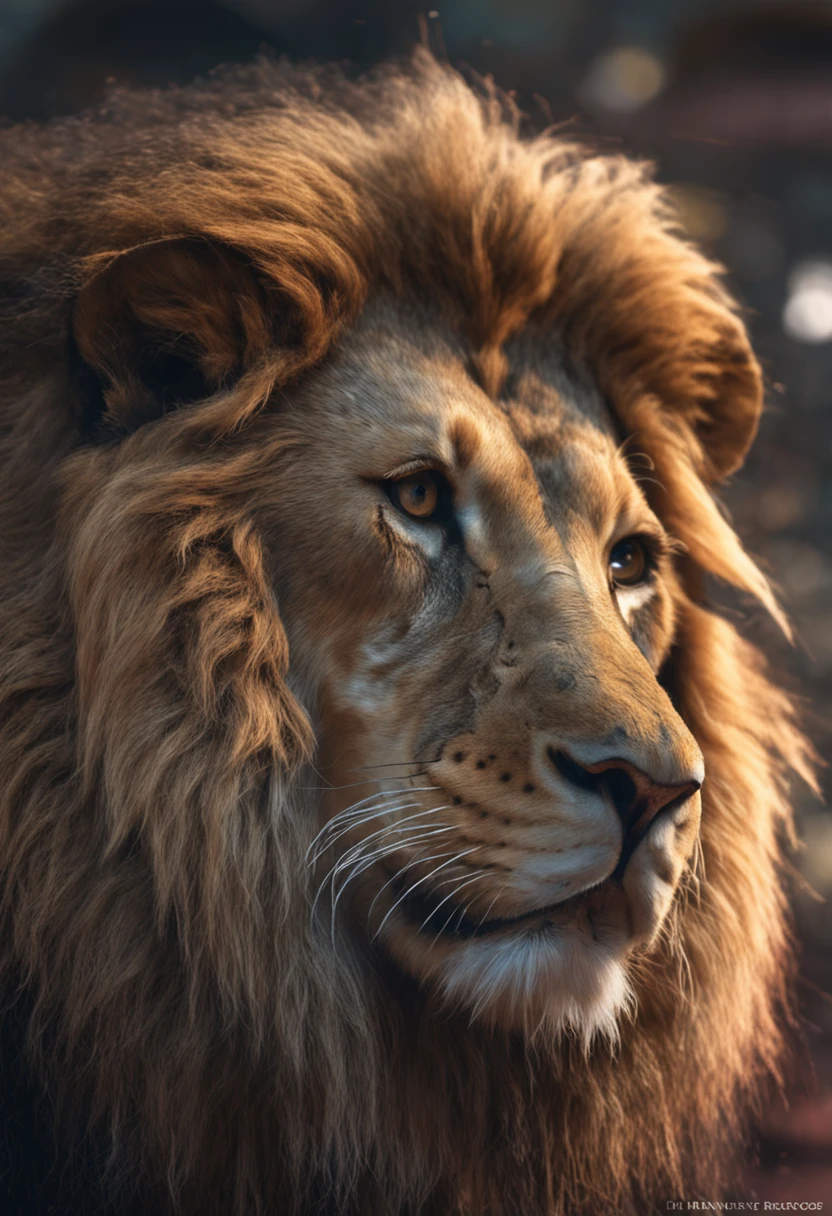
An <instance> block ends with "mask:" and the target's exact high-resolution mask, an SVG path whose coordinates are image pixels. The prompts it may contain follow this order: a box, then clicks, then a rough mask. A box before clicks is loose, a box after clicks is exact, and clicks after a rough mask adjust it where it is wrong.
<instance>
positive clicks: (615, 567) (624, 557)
mask: <svg viewBox="0 0 832 1216" xmlns="http://www.w3.org/2000/svg"><path fill="white" fill-rule="evenodd" d="M649 568H650V562H649V559H648V556H647V550H646V548H645V546H644V544H643V543H642V542H641V541H640V540H638V539H637V538H636V537H632V536H631V537H628V538H627V540H620V541H619V542H618V544H617V545H615V546H614V547H613V549H612V552H611V553H610V565H609V570H610V579H611V581H612V584H613V586H614V587H633V586H635V584H636V583H641V582H644V579H645V577H646V576H647V573H648V571H649Z"/></svg>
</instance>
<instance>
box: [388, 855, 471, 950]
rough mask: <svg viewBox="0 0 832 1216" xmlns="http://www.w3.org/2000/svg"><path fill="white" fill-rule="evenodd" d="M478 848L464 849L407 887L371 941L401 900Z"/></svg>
mask: <svg viewBox="0 0 832 1216" xmlns="http://www.w3.org/2000/svg"><path fill="white" fill-rule="evenodd" d="M478 848H480V845H478V844H476V845H474V846H473V848H470V849H464V850H463V851H462V852H461V853H457V854H456V855H455V856H453V857H451V858H450V860H449V861H444V862H443V863H442V865H441V866H436V867H435V869H433V870H431V871H430V872H429V873H428V874H425V875H424V876H423V877H422V878H420V879H418V880H417V881H416V882H415V883H413V885H412V886H410V887H408V888H407V890H406V891H405V892H404V894H403V895H400V896H399V898H398V899H397V900H396V902H395V903H394V904H393V906H392V907H391V908H390V909H389V910H388V911H387V913H386V915H385V917H384V919H383V920H382V922H381V924H380V925H379V927H378V928H377V929H376V931H375V933H374V934H373V937H372V940H373V941H375V940H376V938H377V937H378V935H379V933H381V931H382V929H383V928H384V926H385V925H386V924H387V921H388V919H389V918H390V916H392V914H393V913H394V912H395V910H396V908H398V906H399V904H400V903H401V902H402V900H403V899H406V898H407V896H408V895H411V894H412V893H413V892H414V891H415V890H416V888H417V887H420V886H421V885H422V883H423V882H427V880H428V879H429V878H432V877H433V876H434V874H438V873H439V871H440V870H444V869H445V867H446V866H450V865H453V864H454V862H456V861H461V860H462V858H463V857H467V856H468V855H469V854H470V853H476V851H477V849H478ZM428 860H432V858H428Z"/></svg>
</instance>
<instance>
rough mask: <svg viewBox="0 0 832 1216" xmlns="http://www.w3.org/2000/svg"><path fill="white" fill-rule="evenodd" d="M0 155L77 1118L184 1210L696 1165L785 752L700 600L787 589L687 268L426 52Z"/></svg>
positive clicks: (756, 692) (411, 1205) (8, 812)
mask: <svg viewBox="0 0 832 1216" xmlns="http://www.w3.org/2000/svg"><path fill="white" fill-rule="evenodd" d="M3 140H4V157H5V163H6V164H7V165H9V166H10V167H11V168H10V169H9V171H8V181H7V182H5V183H4V186H3V192H4V198H3V204H2V205H3V215H4V236H3V274H2V280H3V283H2V297H3V315H4V325H5V330H4V336H3V338H2V343H3V349H4V354H5V356H6V360H5V361H6V372H5V379H4V381H3V384H4V388H3V397H2V409H3V428H4V429H3V436H4V437H3V441H2V443H3V447H2V455H3V462H4V470H5V472H4V477H3V486H4V489H3V491H2V495H3V497H2V508H0V510H1V511H2V515H0V518H2V522H3V532H4V544H5V545H6V546H7V557H6V570H7V571H8V572H9V576H10V577H9V578H8V580H7V582H6V584H5V587H4V591H3V597H2V605H0V611H2V614H3V630H2V637H3V643H2V645H3V655H4V657H3V664H2V684H1V685H0V723H2V726H1V727H0V757H2V764H0V771H2V773H3V787H2V793H1V794H0V857H2V871H3V878H4V886H3V899H2V904H1V905H0V907H2V915H3V918H4V919H3V926H4V934H3V938H2V941H3V951H2V962H3V968H4V970H3V974H4V976H5V977H6V986H7V990H8V991H11V990H12V985H20V986H22V988H23V990H24V991H25V992H26V993H27V999H28V1001H29V1005H28V1008H29V1014H28V1019H29V1043H30V1047H31V1048H32V1050H33V1053H34V1055H33V1058H34V1059H36V1060H37V1062H38V1063H39V1066H40V1068H41V1070H42V1076H43V1077H44V1079H45V1082H46V1083H47V1084H48V1085H51V1086H52V1087H53V1088H54V1090H55V1092H56V1093H58V1094H59V1095H62V1096H63V1097H64V1098H65V1099H67V1100H68V1099H69V1098H70V1097H71V1098H72V1099H73V1100H74V1101H75V1103H76V1105H75V1106H71V1109H73V1110H76V1112H80V1113H83V1115H84V1117H85V1119H86V1120H87V1122H85V1123H83V1124H81V1123H80V1122H79V1119H78V1113H76V1114H75V1115H74V1116H73V1117H72V1118H71V1119H70V1120H69V1124H70V1127H72V1128H75V1129H76V1130H77V1129H78V1128H79V1127H81V1126H83V1127H85V1128H88V1129H89V1131H88V1132H85V1134H88V1135H89V1136H91V1137H95V1136H100V1135H102V1134H106V1135H107V1137H109V1138H111V1139H112V1140H113V1141H114V1149H113V1157H114V1159H115V1160H116V1161H118V1162H119V1163H120V1167H121V1169H122V1172H121V1173H120V1174H119V1175H118V1177H119V1178H120V1180H121V1182H120V1185H122V1186H123V1187H125V1188H127V1187H129V1186H130V1185H134V1182H131V1181H130V1179H131V1178H132V1177H133V1176H132V1175H130V1174H129V1173H128V1172H127V1171H128V1167H129V1165H130V1163H132V1164H133V1166H134V1167H135V1166H137V1167H138V1168H140V1169H141V1170H142V1176H143V1177H145V1178H151V1179H158V1180H164V1186H163V1188H162V1189H163V1192H164V1194H165V1195H166V1196H167V1197H166V1199H165V1200H164V1202H165V1203H168V1204H171V1205H175V1204H177V1203H178V1204H179V1206H180V1207H181V1208H182V1209H184V1210H195V1211H200V1212H205V1211H208V1210H215V1209H216V1210H218V1211H227V1210H229V1208H230V1207H231V1206H234V1205H236V1206H237V1207H238V1208H239V1210H241V1211H251V1210H254V1209H260V1208H262V1209H263V1210H269V1211H306V1210H311V1209H312V1206H313V1205H314V1204H316V1203H323V1204H330V1205H331V1208H327V1210H339V1211H340V1210H343V1211H353V1212H361V1213H371V1212H377V1213H379V1214H381V1213H392V1212H396V1213H405V1212H413V1211H415V1210H417V1209H418V1210H420V1211H426V1212H433V1213H436V1214H437V1216H442V1214H445V1213H447V1214H450V1213H452V1212H459V1213H469V1214H470V1216H474V1214H480V1213H494V1214H495V1216H496V1214H497V1213H509V1212H516V1213H521V1212H522V1213H523V1214H524V1216H530V1214H531V1213H541V1214H543V1213H547V1214H552V1216H554V1214H555V1213H562V1212H564V1211H566V1210H569V1211H570V1212H572V1211H575V1212H578V1211H580V1212H587V1213H593V1214H594V1213H599V1212H602V1211H610V1212H613V1211H614V1212H630V1211H632V1212H643V1211H645V1210H647V1209H648V1208H649V1206H650V1205H651V1204H652V1203H654V1202H655V1201H657V1200H658V1199H661V1198H662V1197H664V1198H665V1199H666V1198H672V1197H673V1195H674V1194H675V1193H682V1188H686V1189H685V1190H684V1194H685V1195H686V1197H691V1196H692V1195H693V1194H704V1195H705V1196H706V1197H707V1198H714V1196H715V1193H717V1192H720V1191H721V1188H722V1187H723V1185H724V1184H725V1179H726V1178H728V1177H730V1160H731V1154H732V1151H733V1149H734V1147H735V1146H736V1145H737V1143H739V1142H740V1141H741V1139H742V1136H743V1134H744V1131H745V1128H746V1121H747V1118H748V1115H749V1112H750V1111H752V1110H753V1105H754V1101H755V1098H756V1095H757V1094H758V1093H759V1092H760V1087H761V1085H762V1084H763V1082H764V1081H765V1079H766V1078H770V1077H772V1076H776V1074H777V1067H778V1059H779V1057H780V1055H781V1052H782V1026H783V1022H784V1019H785V1018H786V1017H787V1016H788V1012H787V1011H788V1001H787V997H786V985H785V977H786V974H787V970H788V968H787V961H786V960H787V954H788V950H787V946H788V939H787V932H786V928H785V912H784V900H783V896H782V893H781V886H780V879H779V858H780V852H781V840H782V837H783V834H784V832H787V831H788V824H789V810H788V800H787V776H788V772H789V770H790V769H797V770H798V771H801V772H804V773H805V772H806V754H805V748H804V745H803V742H802V740H801V737H800V735H799V733H798V731H797V729H796V727H795V724H794V719H793V713H792V708H791V706H790V704H789V702H788V700H787V699H786V698H785V696H784V695H783V694H782V693H781V692H779V691H778V690H777V689H776V688H774V687H773V686H772V685H771V684H770V683H769V681H768V680H767V678H766V675H765V672H764V669H763V664H762V661H761V659H760V658H759V656H758V654H757V652H756V651H755V650H754V649H753V648H752V647H751V646H750V645H749V644H748V643H747V642H745V641H743V640H742V639H741V637H740V636H739V634H738V632H737V630H736V628H735V627H734V625H733V624H731V623H729V622H728V621H727V620H725V619H724V618H723V617H722V616H720V615H719V614H718V613H717V612H715V611H714V610H712V609H711V608H710V607H709V606H708V602H707V592H708V582H707V580H708V578H709V577H710V576H715V577H717V578H719V579H722V580H723V581H727V582H728V583H731V584H733V585H734V586H735V587H737V588H739V589H741V590H742V591H744V592H748V593H750V594H751V595H753V596H756V597H757V599H759V600H761V601H762V602H763V604H765V605H766V607H767V608H768V609H769V610H770V611H771V612H772V613H774V614H775V615H776V616H778V618H779V610H778V608H777V605H776V604H775V602H774V600H773V598H772V595H771V592H770V590H769V587H768V585H767V583H766V581H765V579H764V577H763V576H762V575H761V574H760V572H759V571H758V570H757V568H756V567H755V566H754V564H753V563H752V562H751V560H750V559H749V558H748V556H747V555H746V554H745V553H744V551H743V549H742V547H741V545H740V543H739V541H738V539H737V537H736V536H735V534H734V533H733V531H732V530H731V527H730V525H729V523H728V522H727V521H726V519H725V518H724V516H723V514H722V513H721V512H720V510H719V509H718V508H717V506H716V504H715V500H714V499H713V497H712V495H711V487H712V486H713V484H714V483H715V482H716V481H718V480H719V479H720V478H722V477H724V476H725V475H726V474H728V473H730V472H731V471H732V470H734V469H735V468H736V467H737V466H738V464H739V463H740V461H741V460H742V457H743V455H744V453H745V450H746V448H747V446H748V444H749V443H750V441H751V439H752V437H753V434H754V430H755V427H756V423H757V418H758V415H759V411H760V405H761V382H760V374H759V369H758V366H757V363H756V361H755V359H754V357H753V354H752V352H751V350H750V347H749V344H748V340H747V337H746V335H745V332H744V329H743V327H742V324H741V323H740V321H739V320H738V318H737V315H736V313H735V311H734V309H733V307H732V304H731V301H730V299H729V298H728V296H727V295H726V293H725V291H724V289H723V288H722V286H721V285H720V282H719V280H718V277H717V271H716V268H715V267H713V266H712V265H711V264H709V263H708V262H707V261H706V260H705V259H704V258H703V257H702V256H701V255H700V254H699V253H698V252H697V251H696V250H694V249H693V248H691V246H690V245H689V244H688V243H686V241H685V240H684V239H683V238H682V237H681V236H680V235H679V234H678V232H677V231H676V229H675V227H674V220H673V216H672V213H671V212H670V210H669V208H668V207H667V205H666V203H665V201H664V199H663V196H662V194H661V191H660V190H659V189H658V188H657V187H656V186H655V185H654V184H652V182H651V181H650V178H649V175H648V174H647V173H646V171H645V169H644V168H643V167H642V166H638V165H635V164H633V163H631V162H629V161H627V160H626V159H623V158H620V157H607V156H597V155H594V154H592V153H590V152H588V151H585V150H582V149H581V148H579V147H576V146H575V145H573V144H570V143H568V142H566V141H564V140H563V138H562V137H560V136H557V135H551V134H544V135H541V136H539V137H537V138H534V139H522V138H521V137H520V134H519V133H518V121H517V115H516V114H515V112H514V110H513V109H512V107H511V105H510V104H509V103H508V102H506V100H505V99H503V98H501V97H500V96H499V95H498V94H496V93H495V92H493V91H489V90H488V89H485V90H482V91H481V92H479V93H477V92H476V91H474V90H471V89H469V88H468V87H467V86H466V85H465V84H464V83H463V82H462V81H461V79H460V78H458V77H457V76H456V75H455V74H454V73H452V72H451V71H449V70H447V69H444V68H441V67H439V66H437V65H436V64H435V63H434V62H433V61H431V60H429V59H428V58H427V57H425V56H419V57H417V58H416V59H415V61H414V62H413V63H412V64H411V65H410V66H408V67H407V68H403V69H395V70H388V71H385V72H383V73H381V74H379V75H378V76H376V77H375V78H373V79H369V80H365V81H363V82H359V83H358V84H349V83H347V82H346V81H345V80H344V79H342V78H341V77H340V76H338V75H337V74H335V73H332V72H329V71H325V70H318V71H316V72H311V73H307V74H304V73H302V72H295V71H293V70H291V69H289V68H286V67H280V68H277V67H274V66H271V65H268V64H265V63H262V64H259V65H257V66H255V67H254V68H251V69H246V70H239V71H234V72H230V73H226V74H225V75H223V76H221V77H218V78H216V79H214V80H211V81H209V82H207V83H205V84H203V85H199V86H194V87H193V88H191V89H186V90H174V91H171V92H170V93H168V94H163V95H153V96H149V95H142V94H129V93H127V94H123V95H121V96H116V97H114V98H113V100H112V102H111V103H110V105H109V107H108V108H105V110H104V111H103V113H102V114H101V115H99V116H97V117H96V119H95V120H94V121H86V122H82V123H78V122H71V123H66V124H63V125H52V126H50V127H49V128H46V129H43V130H39V129H35V128H31V129H29V128H27V129H21V130H17V131H10V132H8V133H6V134H5V135H4V136H3ZM316 1210H317V1209H316Z"/></svg>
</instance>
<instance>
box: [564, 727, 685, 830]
mask: <svg viewBox="0 0 832 1216" xmlns="http://www.w3.org/2000/svg"><path fill="white" fill-rule="evenodd" d="M547 755H548V758H549V761H550V762H551V764H552V765H553V767H554V768H555V769H556V770H557V771H558V772H559V773H560V775H561V776H562V777H564V778H565V779H566V780H567V781H569V782H570V783H571V784H572V785H576V786H578V787H579V788H580V789H585V790H587V789H588V790H601V791H603V792H604V793H605V794H606V795H607V797H608V798H609V799H610V801H611V802H612V804H613V806H614V807H615V809H616V811H617V812H618V815H619V817H620V819H621V821H622V823H623V825H624V830H625V832H626V833H627V835H628V836H629V837H630V838H631V844H632V841H633V840H634V839H640V838H641V837H642V836H643V835H644V833H645V832H646V831H647V828H648V827H649V826H650V824H651V823H652V822H653V820H654V819H655V818H656V816H657V815H658V814H660V812H661V811H663V810H666V809H668V808H669V807H673V806H677V805H678V804H679V803H681V802H684V801H685V800H686V799H688V798H690V797H691V796H692V795H693V794H695V793H696V791H697V790H698V789H699V787H700V785H701V784H702V782H701V781H700V780H699V779H698V778H691V779H689V780H687V781H681V782H675V783H669V784H665V783H662V782H658V781H654V780H653V778H652V777H650V776H649V775H648V774H647V773H645V772H643V771H642V770H641V769H640V768H637V767H636V765H634V764H631V763H630V761H629V760H624V759H622V758H620V757H611V758H610V759H608V760H600V761H597V762H596V763H594V764H579V763H578V762H577V761H576V760H574V759H573V758H572V757H571V756H570V755H568V754H567V753H566V752H563V751H558V750H556V749H555V748H553V747H549V748H547Z"/></svg>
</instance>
